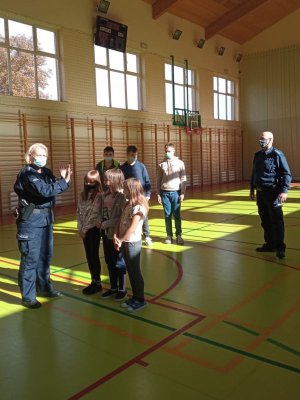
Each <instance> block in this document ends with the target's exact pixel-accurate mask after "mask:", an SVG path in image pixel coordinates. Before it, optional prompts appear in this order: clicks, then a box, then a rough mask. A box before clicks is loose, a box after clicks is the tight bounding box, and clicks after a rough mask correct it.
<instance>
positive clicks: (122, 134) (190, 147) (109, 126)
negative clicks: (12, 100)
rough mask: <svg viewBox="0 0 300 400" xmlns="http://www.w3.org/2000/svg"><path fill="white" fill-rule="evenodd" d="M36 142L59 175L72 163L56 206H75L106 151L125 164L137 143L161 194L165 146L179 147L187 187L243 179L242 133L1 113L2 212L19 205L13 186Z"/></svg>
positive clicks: (0, 168)
mask: <svg viewBox="0 0 300 400" xmlns="http://www.w3.org/2000/svg"><path fill="white" fill-rule="evenodd" d="M36 142H42V143H44V144H45V145H46V146H47V147H48V149H49V159H48V166H49V167H50V168H51V169H52V170H53V172H54V174H55V175H56V176H59V166H60V165H61V164H68V163H71V164H72V167H73V171H74V172H73V179H72V185H71V188H70V190H69V191H67V192H66V193H64V194H62V195H61V196H58V197H57V204H62V205H74V204H76V203H77V199H78V196H79V193H80V192H81V190H82V187H83V178H84V175H85V174H86V173H87V171H89V170H91V169H94V168H95V164H97V162H99V161H100V160H101V159H102V157H103V149H104V148H105V147H106V146H107V145H112V146H113V147H114V149H115V158H116V159H117V160H119V161H120V162H124V161H125V160H126V147H127V146H128V145H129V144H134V145H136V146H137V148H138V157H139V160H140V161H142V162H143V163H144V164H145V165H146V167H147V170H148V172H149V175H150V179H151V183H152V188H153V192H156V171H157V165H158V163H159V162H161V161H162V160H163V158H164V153H165V150H164V145H165V144H166V143H167V142H172V143H174V145H175V147H176V154H177V155H178V157H180V158H181V159H182V160H183V161H184V162H185V165H186V171H187V180H188V187H190V188H191V189H192V188H194V187H199V186H203V185H210V184H217V183H222V182H229V181H234V180H239V179H241V175H242V171H241V169H242V160H241V143H242V140H241V132H240V131H237V130H225V129H216V128H208V129H204V130H203V131H195V132H192V133H187V132H186V130H185V129H183V128H178V127H176V126H170V125H165V124H149V123H132V124H131V123H128V122H117V121H107V120H95V119H88V118H87V119H80V118H59V117H56V116H32V115H24V114H23V115H21V114H16V115H4V114H0V212H1V215H4V214H8V213H9V212H11V208H12V202H13V201H15V195H14V194H12V193H13V185H14V182H15V179H16V176H17V173H18V171H19V170H20V169H21V167H22V165H23V164H24V153H25V149H26V150H27V148H28V147H29V146H30V145H31V144H33V143H36Z"/></svg>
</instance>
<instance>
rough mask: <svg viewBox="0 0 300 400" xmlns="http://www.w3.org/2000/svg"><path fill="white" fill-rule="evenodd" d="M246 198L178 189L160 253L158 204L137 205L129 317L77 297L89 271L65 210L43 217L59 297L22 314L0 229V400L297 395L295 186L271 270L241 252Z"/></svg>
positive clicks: (246, 247) (254, 240)
mask: <svg viewBox="0 0 300 400" xmlns="http://www.w3.org/2000/svg"><path fill="white" fill-rule="evenodd" d="M248 194H249V191H248V189H247V188H246V184H244V185H243V184H240V185H224V186H218V187H213V188H210V187H209V188H204V189H203V190H202V191H199V192H194V193H190V194H189V195H188V196H187V199H186V201H185V202H184V203H183V207H182V217H183V237H184V239H185V245H184V246H178V245H165V244H164V243H163V239H164V237H165V229H164V219H163V213H162V208H161V206H159V205H154V206H152V207H151V209H150V214H149V218H150V228H151V236H152V238H153V241H154V245H153V247H152V248H145V247H144V248H143V250H142V270H143V275H144V279H145V290H146V298H147V301H148V307H147V308H145V309H143V310H140V311H139V312H138V313H135V314H133V315H132V314H129V313H128V312H127V311H126V310H124V309H122V308H120V303H117V302H115V301H113V300H111V299H110V300H101V299H100V295H99V294H96V295H93V296H84V295H83V294H82V293H81V290H82V288H83V287H84V286H86V285H87V284H88V283H89V273H88V270H87V264H86V260H85V255H84V250H83V245H82V242H81V240H80V239H79V237H78V235H77V233H76V221H75V215H74V213H70V210H65V212H64V213H62V212H60V213H57V214H59V215H57V216H56V223H55V227H54V237H55V246H54V257H53V263H52V268H51V272H52V279H53V281H54V285H55V288H56V289H59V290H61V291H62V292H63V294H64V295H63V297H62V298H59V299H51V300H46V299H41V301H42V302H43V306H42V308H40V309H37V310H29V309H25V308H23V307H22V306H21V305H20V293H19V290H18V286H17V279H16V278H17V270H18V264H19V253H18V249H17V243H16V240H15V233H16V229H15V225H14V224H13V222H11V223H7V222H5V223H4V222H3V223H2V225H1V227H0V228H1V233H0V267H1V269H0V281H1V294H0V316H1V351H0V360H1V361H0V362H1V377H0V386H1V389H0V393H1V394H0V398H1V399H3V400H9V399H11V400H36V399H38V400H48V399H49V400H50V399H51V400H61V399H62V400H67V399H86V400H91V399H97V400H98V399H99V400H100V399H131V400H168V399H172V400H177V399H178V400H182V399H184V400H223V399H230V400H254V399H255V400H257V399H259V400H260V399H261V400H265V399H272V400H281V399H282V400H294V399H298V398H299V393H300V244H299V227H300V201H299V200H300V187H299V186H297V185H295V186H294V187H293V188H292V189H291V190H290V193H289V197H288V201H287V203H286V204H285V205H284V213H285V224H286V243H287V251H286V258H285V259H284V260H279V259H277V258H276V257H275V254H273V253H264V254H262V253H256V252H255V248H256V247H257V245H260V244H261V243H263V235H262V229H261V227H260V221H259V217H258V215H257V208H256V204H255V202H251V201H250V200H249V197H248ZM100 254H101V260H102V280H103V283H104V287H105V288H107V287H108V275H107V269H106V266H105V263H104V260H103V257H102V254H103V253H102V249H101V250H100ZM128 290H129V292H130V286H129V282H128Z"/></svg>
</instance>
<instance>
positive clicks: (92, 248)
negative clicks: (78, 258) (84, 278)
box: [83, 226, 101, 281]
mask: <svg viewBox="0 0 300 400" xmlns="http://www.w3.org/2000/svg"><path fill="white" fill-rule="evenodd" d="M100 239H101V236H100V229H98V228H97V227H96V226H95V227H94V228H92V229H89V230H88V231H87V232H86V234H85V238H84V239H83V245H84V249H85V254H86V259H87V263H88V266H89V270H90V274H91V279H92V281H101V263H100V257H99V247H100Z"/></svg>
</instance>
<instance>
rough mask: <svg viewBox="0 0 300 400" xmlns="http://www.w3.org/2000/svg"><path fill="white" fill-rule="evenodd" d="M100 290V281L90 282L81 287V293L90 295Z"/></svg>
mask: <svg viewBox="0 0 300 400" xmlns="http://www.w3.org/2000/svg"><path fill="white" fill-rule="evenodd" d="M101 290H102V286H101V283H97V282H91V283H90V284H89V286H87V287H85V288H84V289H82V293H83V294H87V295H90V294H94V293H98V292H101Z"/></svg>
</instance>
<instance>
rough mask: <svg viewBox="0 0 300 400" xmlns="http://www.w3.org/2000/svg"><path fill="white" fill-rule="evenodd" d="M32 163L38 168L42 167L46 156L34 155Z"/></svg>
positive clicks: (45, 162) (45, 161)
mask: <svg viewBox="0 0 300 400" xmlns="http://www.w3.org/2000/svg"><path fill="white" fill-rule="evenodd" d="M33 164H34V165H36V166H37V167H39V168H43V167H44V166H45V165H46V164H47V157H45V156H35V157H34V161H33Z"/></svg>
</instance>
